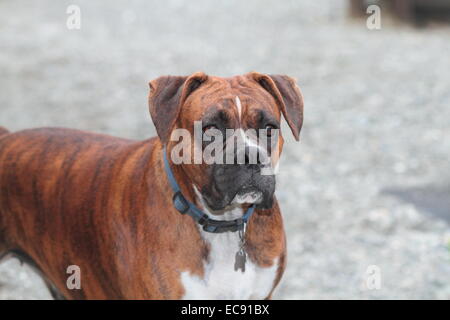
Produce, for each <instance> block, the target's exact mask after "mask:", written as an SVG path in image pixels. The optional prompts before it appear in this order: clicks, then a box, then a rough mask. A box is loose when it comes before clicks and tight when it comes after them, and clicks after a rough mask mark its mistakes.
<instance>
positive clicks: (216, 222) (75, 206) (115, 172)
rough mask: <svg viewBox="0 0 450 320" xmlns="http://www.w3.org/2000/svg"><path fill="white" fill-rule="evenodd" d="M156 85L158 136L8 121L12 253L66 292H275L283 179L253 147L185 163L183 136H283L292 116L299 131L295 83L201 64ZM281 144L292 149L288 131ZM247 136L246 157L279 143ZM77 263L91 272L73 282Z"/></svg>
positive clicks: (282, 255) (214, 295)
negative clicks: (177, 157)
mask: <svg viewBox="0 0 450 320" xmlns="http://www.w3.org/2000/svg"><path fill="white" fill-rule="evenodd" d="M149 85H150V94H149V108H150V114H151V117H152V120H153V123H154V125H155V127H156V131H157V133H158V137H154V138H151V139H148V140H145V141H133V140H128V139H122V138H115V137H111V136H108V135H103V134H96V133H89V132H83V131H78V130H72V129H60V128H41V129H30V130H24V131H19V132H16V133H9V132H8V131H7V130H6V129H3V128H1V129H0V257H6V256H16V257H18V258H20V259H21V260H22V261H25V262H26V263H29V264H30V265H32V266H33V267H34V268H35V269H36V270H37V271H38V272H39V273H40V274H41V275H42V277H43V279H44V281H45V282H46V284H47V286H48V287H49V289H50V292H51V293H52V295H53V297H54V298H66V299H183V298H184V299H262V298H270V297H271V295H272V292H273V290H274V288H275V287H276V286H277V284H278V283H279V281H280V279H281V276H282V274H283V272H284V269H285V265H286V243H285V234H284V229H283V221H282V217H281V213H280V209H279V206H278V203H277V200H276V198H275V196H274V190H275V177H274V176H273V175H263V174H262V173H261V167H262V164H261V163H262V162H261V161H260V160H257V161H256V163H250V162H249V161H247V156H246V153H245V161H244V163H234V164H221V163H213V164H206V163H205V162H202V163H193V162H191V163H184V162H183V163H181V164H175V162H174V160H173V159H172V155H173V152H172V151H173V149H174V148H175V147H176V146H177V143H178V142H177V141H173V140H172V134H173V132H175V131H176V130H178V129H183V130H187V131H188V132H189V133H191V134H194V131H193V130H194V129H193V123H194V122H196V121H201V123H202V124H203V131H204V132H207V131H210V130H216V131H219V132H223V131H224V130H225V129H235V130H246V129H264V130H269V131H271V130H274V129H279V128H280V121H281V115H283V117H284V118H285V120H286V121H287V123H288V125H289V127H290V129H291V131H292V133H293V135H294V137H295V138H296V140H298V139H299V133H300V129H301V126H302V118H303V99H302V95H301V93H300V91H299V89H298V87H297V85H296V83H295V81H294V80H293V79H292V78H290V77H288V76H284V75H265V74H260V73H256V72H252V73H248V74H245V75H242V76H235V77H231V78H220V77H214V76H208V75H206V74H204V73H201V72H198V73H195V74H193V75H191V76H163V77H160V78H157V79H156V80H153V81H151V82H150V84H149ZM268 136H271V135H270V134H268ZM272 139H273V137H272ZM276 142H277V146H276V148H277V150H281V147H282V145H283V138H282V136H281V134H278V135H277V137H276ZM245 143H246V148H245V150H246V151H245V152H247V151H248V150H249V149H250V148H251V147H252V146H253V147H255V145H256V148H257V149H258V150H259V151H261V152H262V153H265V154H266V156H267V155H270V154H271V153H272V151H273V150H272V151H271V150H269V148H264V147H259V146H258V145H257V144H255V142H254V141H253V142H252V140H250V139H246V140H245ZM207 145H208V143H207V142H206V143H203V144H200V146H199V147H196V148H200V149H202V150H203V149H204V148H206V147H207ZM194 149H195V147H193V148H192V149H189V150H191V151H193V152H195V150H194ZM189 150H188V151H186V154H185V155H183V156H186V155H187V158H188V159H189V157H192V154H189V153H190V151H189ZM70 266H76V267H77V268H79V277H80V279H78V280H79V282H80V286H79V287H75V288H73V287H71V286H69V285H68V283H69V281H68V278H69V277H70V276H71V274H70V272H69V274H68V270H70V269H68V268H69V267H70Z"/></svg>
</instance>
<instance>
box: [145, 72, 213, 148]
mask: <svg viewBox="0 0 450 320" xmlns="http://www.w3.org/2000/svg"><path fill="white" fill-rule="evenodd" d="M207 78H208V76H207V75H206V74H204V73H203V72H196V73H194V74H193V75H191V76H189V77H188V76H162V77H159V78H157V79H155V80H152V81H150V82H149V86H150V94H149V98H148V104H149V109H150V115H151V117H152V120H153V124H154V125H155V127H156V132H157V133H158V136H159V138H160V139H161V141H162V142H163V143H166V142H167V141H168V140H169V138H170V133H171V132H172V128H173V126H174V124H175V121H176V120H177V118H178V115H179V113H180V110H181V107H182V105H183V104H184V102H185V101H186V98H187V97H188V96H189V95H190V94H191V93H192V92H194V91H195V90H196V89H197V88H198V87H200V85H201V84H202V83H203V82H205V81H206V80H207Z"/></svg>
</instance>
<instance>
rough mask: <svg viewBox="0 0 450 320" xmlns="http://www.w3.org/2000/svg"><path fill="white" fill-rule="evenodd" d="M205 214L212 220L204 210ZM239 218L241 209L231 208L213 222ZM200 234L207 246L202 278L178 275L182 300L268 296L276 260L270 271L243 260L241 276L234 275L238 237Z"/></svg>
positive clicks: (227, 233) (224, 234)
mask: <svg viewBox="0 0 450 320" xmlns="http://www.w3.org/2000/svg"><path fill="white" fill-rule="evenodd" d="M194 189H195V187H194ZM196 192H197V190H196ZM200 199H201V198H200ZM205 213H207V214H208V215H209V216H213V215H212V214H211V213H209V212H208V211H207V210H205ZM242 214H243V210H242V209H241V208H235V209H232V210H230V211H228V212H225V213H224V214H223V215H222V216H213V218H214V219H216V220H220V219H223V220H233V219H236V218H238V217H241V216H242ZM200 232H201V235H202V237H203V239H205V241H207V242H208V243H209V244H210V253H209V259H208V261H205V262H204V277H203V278H200V277H198V276H196V275H191V274H190V273H189V272H182V273H181V281H182V283H183V286H184V289H185V295H184V297H183V298H184V299H264V298H266V297H267V296H268V295H269V293H270V290H271V289H272V287H273V283H274V280H275V277H276V273H277V268H278V259H275V261H274V263H273V265H272V266H271V267H268V268H261V267H259V266H257V265H256V264H254V263H253V262H252V261H250V259H249V258H248V257H247V263H246V265H245V272H242V271H241V270H238V271H234V262H235V255H236V252H237V251H238V249H239V235H238V233H237V232H225V233H208V232H205V231H203V230H201V231H200Z"/></svg>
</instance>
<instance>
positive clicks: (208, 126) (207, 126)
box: [202, 124, 217, 134]
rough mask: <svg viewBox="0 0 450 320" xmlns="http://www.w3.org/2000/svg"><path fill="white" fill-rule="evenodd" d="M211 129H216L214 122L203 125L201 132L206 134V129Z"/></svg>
mask: <svg viewBox="0 0 450 320" xmlns="http://www.w3.org/2000/svg"><path fill="white" fill-rule="evenodd" d="M212 129H217V126H216V125H214V124H208V125H206V126H204V127H203V129H202V130H203V133H206V134H208V132H207V131H209V130H212Z"/></svg>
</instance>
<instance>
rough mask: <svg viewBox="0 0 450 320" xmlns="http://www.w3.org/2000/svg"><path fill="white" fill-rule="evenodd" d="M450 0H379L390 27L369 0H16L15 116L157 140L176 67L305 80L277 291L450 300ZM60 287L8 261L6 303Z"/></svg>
mask: <svg viewBox="0 0 450 320" xmlns="http://www.w3.org/2000/svg"><path fill="white" fill-rule="evenodd" d="M449 2H450V1H435V0H430V1H418V0H417V1H414V0H410V1H406V0H401V1H394V0H392V1H386V2H376V3H377V5H378V6H379V8H380V9H381V11H380V12H379V13H380V18H381V22H380V21H375V23H374V20H373V19H375V18H377V17H376V16H373V15H372V14H367V13H366V8H367V5H368V4H370V3H369V2H367V1H345V0H321V1H293V0H291V1H275V0H249V1H237V0H227V1H220V2H219V1H207V0H203V1H181V0H170V1H134V0H128V1H126V2H123V1H95V3H94V1H87V0H86V1H80V0H72V1H65V0H60V1H50V0H41V1H31V0H30V1H25V0H0V125H3V126H5V127H7V128H8V129H10V130H13V131H16V130H20V129H25V128H30V127H42V126H63V127H71V128H78V129H83V130H91V131H97V132H103V133H108V134H111V135H116V136H121V137H127V138H135V139H145V138H148V137H150V136H153V135H154V134H155V130H154V127H153V124H152V123H151V120H150V116H149V113H148V107H147V94H148V85H147V83H148V81H149V80H151V79H153V78H156V77H158V76H160V75H165V74H171V75H187V74H190V73H193V72H195V71H199V70H202V71H204V72H206V73H208V74H211V75H219V76H231V75H235V74H243V73H246V72H249V71H258V72H263V73H281V74H287V75H290V76H293V77H295V78H297V79H298V83H299V86H300V88H301V90H302V91H303V95H304V98H305V122H304V127H303V130H302V133H301V142H300V143H296V142H295V141H294V139H293V138H292V137H291V136H290V132H289V130H286V127H284V128H283V130H284V131H283V132H284V137H285V139H286V140H287V141H286V144H285V147H284V154H283V159H282V163H281V166H280V173H279V176H278V190H277V196H278V199H279V202H280V205H281V209H282V212H283V216H284V221H285V227H286V233H287V239H288V240H287V243H288V264H287V270H286V273H285V275H284V277H283V280H282V283H281V285H280V286H279V287H278V289H277V290H276V291H275V294H274V298H275V299H330V298H336V299H405V298H406V299H450V165H449V158H450V126H449V124H450V73H449V70H450V53H449V52H450V25H449V24H448V15H446V14H445V10H447V7H448V6H449V5H450V3H449ZM426 3H428V4H429V5H427V4H426ZM72 4H73V5H77V6H79V8H80V10H81V28H80V29H68V28H67V26H66V22H67V19H68V17H69V14H67V13H66V10H67V7H68V6H69V5H72ZM431 4H432V5H433V8H431V7H430V6H431ZM371 12H372V11H371ZM373 12H374V13H373V14H375V15H376V14H377V12H375V11H373ZM368 19H369V20H368ZM87 227H89V226H87ZM373 266H375V268H374V267H373ZM373 270H375V271H376V272H377V274H378V275H379V276H380V278H379V279H380V280H381V283H379V284H380V285H379V286H377V288H373V287H371V286H370V285H368V281H369V282H370V276H373V275H374V274H373V273H371V272H373ZM49 298H50V295H49V293H48V292H47V289H46V288H45V286H44V285H43V283H42V281H41V280H40V279H39V277H38V276H37V275H36V274H34V273H33V272H32V271H30V269H29V268H28V267H26V266H21V265H20V263H19V262H18V261H17V260H9V261H7V262H5V263H3V264H2V265H1V266H0V299H49Z"/></svg>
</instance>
